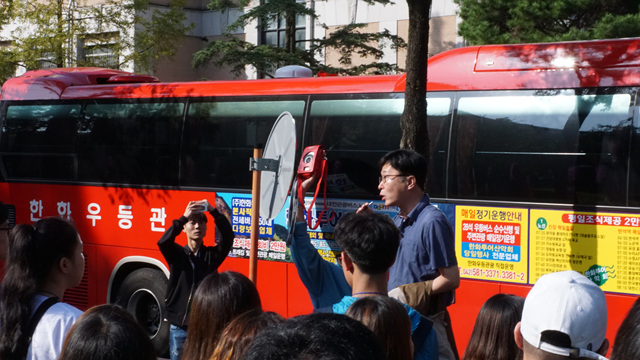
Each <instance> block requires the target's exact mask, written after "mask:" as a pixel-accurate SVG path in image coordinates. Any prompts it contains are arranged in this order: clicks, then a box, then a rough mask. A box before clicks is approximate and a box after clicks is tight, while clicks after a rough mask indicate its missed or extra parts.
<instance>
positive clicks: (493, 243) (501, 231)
mask: <svg viewBox="0 0 640 360" xmlns="http://www.w3.org/2000/svg"><path fill="white" fill-rule="evenodd" d="M527 224H528V212H527V209H513V208H492V207H471V206H456V221H455V233H456V252H457V255H458V265H459V267H460V276H462V277H464V278H469V279H483V280H500V281H506V282H513V283H521V284H526V283H527V277H528V276H527V275H528V273H527V250H528V249H527V246H528V244H527V235H528V231H527Z"/></svg>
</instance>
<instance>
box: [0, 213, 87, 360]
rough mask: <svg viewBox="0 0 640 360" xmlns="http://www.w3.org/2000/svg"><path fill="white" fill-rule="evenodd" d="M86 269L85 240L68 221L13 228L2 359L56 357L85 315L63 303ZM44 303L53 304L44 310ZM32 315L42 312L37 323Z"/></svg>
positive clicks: (2, 300) (0, 307) (0, 329)
mask: <svg viewBox="0 0 640 360" xmlns="http://www.w3.org/2000/svg"><path fill="white" fill-rule="evenodd" d="M83 273H84V255H83V254H82V240H81V239H80V236H79V234H78V231H77V230H76V228H75V226H74V225H73V224H72V223H70V222H69V221H67V220H64V219H61V218H45V219H42V220H39V221H38V222H36V223H35V224H34V225H33V226H31V225H27V224H20V225H18V226H16V227H15V228H14V229H13V230H12V232H11V236H10V238H9V252H8V256H7V263H6V273H5V277H4V280H3V281H2V284H1V285H0V359H21V358H24V357H25V356H26V358H27V359H55V358H58V356H59V355H60V351H61V350H62V345H63V342H64V338H65V336H66V335H67V333H68V332H69V329H71V326H72V325H73V323H74V322H75V321H76V319H77V318H78V317H80V315H82V311H80V310H78V309H76V308H75V307H73V306H71V305H69V304H65V303H62V302H59V301H60V300H61V299H62V297H63V295H64V292H65V291H66V290H67V289H69V288H71V287H74V286H76V285H78V284H79V283H80V280H81V279H82V275H83ZM43 303H45V304H47V305H48V306H49V307H48V308H47V309H46V311H44V308H43V307H41V305H42V304H43ZM38 309H41V310H40V312H39V311H38ZM34 314H40V315H39V317H40V319H39V321H37V322H35V321H34V320H33V319H32V317H34V318H36V317H37V316H34Z"/></svg>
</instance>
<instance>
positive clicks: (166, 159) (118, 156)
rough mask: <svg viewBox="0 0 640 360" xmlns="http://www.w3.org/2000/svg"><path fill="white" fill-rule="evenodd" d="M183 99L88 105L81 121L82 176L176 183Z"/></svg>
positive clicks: (137, 181)
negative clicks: (180, 100) (181, 101)
mask: <svg viewBox="0 0 640 360" xmlns="http://www.w3.org/2000/svg"><path fill="white" fill-rule="evenodd" d="M183 108H184V104H183V103H180V102H167V103H161V102H160V103H124V102H108V103H94V104H89V105H87V108H86V111H85V117H84V119H83V123H82V125H81V127H80V128H81V130H80V132H81V133H82V136H81V138H82V141H81V143H80V146H81V149H82V151H81V155H82V156H81V158H80V165H79V166H80V173H81V179H82V180H83V181H90V182H94V181H97V182H109V183H111V182H113V183H120V184H145V185H177V184H178V158H179V156H178V154H179V144H180V127H181V123H182V113H183Z"/></svg>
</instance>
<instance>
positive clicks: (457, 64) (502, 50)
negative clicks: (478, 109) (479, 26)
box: [427, 38, 640, 91]
mask: <svg viewBox="0 0 640 360" xmlns="http://www.w3.org/2000/svg"><path fill="white" fill-rule="evenodd" d="M638 66H640V38H629V39H615V40H592V41H573V42H558V43H540V44H522V45H484V46H471V47H465V48H460V49H454V50H451V51H447V52H444V53H441V54H438V55H434V56H433V57H431V58H430V59H429V68H428V75H427V77H428V79H429V84H428V85H427V88H428V90H430V91H431V90H433V91H437V90H496V89H505V90H506V89H558V88H580V87H607V86H631V85H638V84H640V69H639V68H638Z"/></svg>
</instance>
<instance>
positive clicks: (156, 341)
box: [116, 268, 169, 356]
mask: <svg viewBox="0 0 640 360" xmlns="http://www.w3.org/2000/svg"><path fill="white" fill-rule="evenodd" d="M166 288H167V277H166V276H165V275H164V273H162V272H161V271H159V270H155V269H148V268H143V269H138V270H136V271H134V272H132V273H131V274H129V275H127V277H126V278H125V279H124V281H123V282H122V285H121V286H120V289H119V290H118V296H117V298H116V304H117V305H120V306H122V307H123V308H125V309H127V311H129V313H131V314H132V315H133V316H134V317H135V318H136V320H137V321H138V323H140V325H142V327H143V328H144V329H145V331H146V332H147V334H149V338H150V339H151V341H152V342H153V346H154V347H155V349H156V354H157V355H158V356H166V355H167V354H168V353H169V323H168V322H166V321H164V314H165V313H166V309H165V304H164V297H165V291H166Z"/></svg>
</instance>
